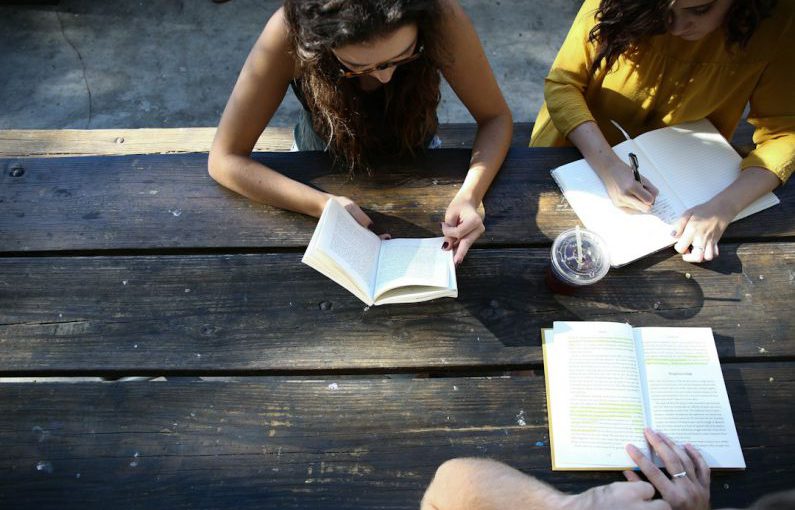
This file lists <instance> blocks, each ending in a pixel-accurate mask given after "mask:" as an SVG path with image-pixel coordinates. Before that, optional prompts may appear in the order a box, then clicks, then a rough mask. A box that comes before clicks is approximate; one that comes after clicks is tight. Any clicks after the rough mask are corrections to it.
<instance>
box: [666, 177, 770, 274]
mask: <svg viewBox="0 0 795 510" xmlns="http://www.w3.org/2000/svg"><path fill="white" fill-rule="evenodd" d="M779 184H781V181H780V180H779V178H778V177H777V176H776V175H775V174H774V173H773V172H771V171H769V170H767V169H765V168H758V167H751V168H746V169H745V170H743V172H742V173H741V174H740V176H739V177H738V178H737V179H736V180H735V181H734V182H733V183H731V184H730V185H729V186H728V187H727V188H726V189H724V190H723V191H721V192H720V193H718V194H717V195H715V196H714V197H713V198H712V199H711V200H708V201H707V202H704V203H703V204H701V205H698V206H696V207H693V208H691V209H688V210H687V211H685V212H684V214H682V217H681V218H680V219H679V223H678V224H677V227H676V230H675V231H674V232H672V235H673V236H674V237H676V238H677V242H676V244H675V245H674V248H675V249H676V251H678V252H679V253H681V254H682V259H683V260H684V261H685V262H703V261H705V260H712V259H713V258H715V257H717V256H718V255H719V253H720V252H719V249H718V241H719V240H720V238H721V236H722V235H723V232H724V231H725V230H726V227H727V226H728V225H729V223H730V222H731V221H732V220H733V219H734V218H735V217H736V216H737V214H739V213H740V211H742V210H743V209H745V208H746V207H748V205H749V204H751V203H752V202H753V201H754V200H756V199H757V198H759V197H761V196H762V195H764V194H765V193H768V192H770V191H772V190H774V189H775V188H776V187H778V185H779Z"/></svg>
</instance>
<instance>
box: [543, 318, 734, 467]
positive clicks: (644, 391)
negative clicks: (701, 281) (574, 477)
mask: <svg viewBox="0 0 795 510" xmlns="http://www.w3.org/2000/svg"><path fill="white" fill-rule="evenodd" d="M543 342H544V343H543V347H544V372H545V377H546V381H547V405H548V409H549V427H550V438H551V446H552V462H553V469H560V470H576V469H626V468H627V467H632V466H633V465H634V462H633V461H632V459H631V458H630V457H629V455H628V454H627V452H626V450H625V449H624V446H625V445H626V444H627V443H633V444H635V445H637V446H640V447H641V449H642V451H643V453H644V454H645V455H649V447H648V444H647V443H646V441H645V439H644V436H643V429H644V427H650V428H654V429H656V430H664V431H666V433H667V435H669V436H670V437H671V438H673V440H674V441H676V442H680V443H684V442H690V443H692V444H693V445H695V446H696V447H697V448H698V449H699V450H700V451H701V452H702V453H703V456H704V458H705V459H706V460H707V463H708V464H709V465H710V466H711V467H717V468H727V469H731V468H735V469H736V468H745V461H744V460H743V455H742V450H741V449H740V443H739V440H738V438H737V431H736V429H735V427H734V420H733V417H732V413H731V407H730V405H729V399H728V396H727V394H726V387H725V386H724V384H723V375H722V373H721V369H720V363H719V361H718V355H717V351H716V349H715V342H714V340H713V338H712V332H711V330H710V329H709V328H635V329H633V328H632V327H631V326H629V325H627V324H620V323H606V322H556V323H555V325H554V328H553V329H552V330H545V332H544V335H543ZM655 460H656V461H657V462H658V463H659V461H660V460H659V459H655Z"/></svg>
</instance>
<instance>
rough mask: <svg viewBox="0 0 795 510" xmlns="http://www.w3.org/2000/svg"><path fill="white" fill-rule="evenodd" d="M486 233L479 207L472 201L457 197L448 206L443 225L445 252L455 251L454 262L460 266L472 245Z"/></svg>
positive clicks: (443, 247)
mask: <svg viewBox="0 0 795 510" xmlns="http://www.w3.org/2000/svg"><path fill="white" fill-rule="evenodd" d="M485 231H486V227H485V226H484V225H483V218H482V217H481V215H480V214H479V213H478V207H477V205H476V204H473V203H472V201H471V200H467V199H464V198H460V197H458V196H456V197H455V198H454V199H453V200H452V201H451V202H450V205H448V206H447V211H446V212H445V215H444V223H442V235H444V244H443V245H442V249H443V250H455V255H454V257H453V262H455V264H456V265H458V264H460V263H461V261H462V260H464V257H465V256H466V254H467V252H468V251H469V248H470V247H471V246H472V244H473V243H474V242H475V241H476V240H477V239H478V237H480V236H482V235H483V233H484V232H485Z"/></svg>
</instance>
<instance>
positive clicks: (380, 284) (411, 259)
mask: <svg viewBox="0 0 795 510" xmlns="http://www.w3.org/2000/svg"><path fill="white" fill-rule="evenodd" d="M443 242H444V238H443V237H432V238H428V239H388V240H386V241H383V242H382V244H381V256H380V258H379V260H378V274H377V275H376V280H375V292H374V296H376V297H378V296H379V295H381V294H383V293H384V292H386V291H389V290H391V289H396V288H397V287H408V286H423V287H437V288H439V287H441V288H445V289H446V288H448V286H449V285H450V266H451V264H453V252H452V251H445V250H442V243H443Z"/></svg>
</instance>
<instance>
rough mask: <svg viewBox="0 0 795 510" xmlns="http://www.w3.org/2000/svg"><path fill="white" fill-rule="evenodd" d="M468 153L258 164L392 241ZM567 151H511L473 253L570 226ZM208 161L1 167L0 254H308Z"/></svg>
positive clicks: (416, 231) (733, 234) (788, 224)
mask: <svg viewBox="0 0 795 510" xmlns="http://www.w3.org/2000/svg"><path fill="white" fill-rule="evenodd" d="M469 157H470V153H469V151H466V150H463V149H447V150H438V151H431V152H430V153H429V154H428V155H427V157H425V158H424V159H422V160H420V161H418V162H416V163H415V164H412V165H411V167H410V168H405V167H404V168H402V169H393V170H392V171H389V172H385V174H384V175H381V176H379V177H373V178H367V177H361V178H357V179H355V180H350V179H349V178H348V177H347V176H346V175H341V174H338V173H330V171H329V168H328V161H327V159H326V157H325V156H324V155H323V154H320V153H301V154H298V153H265V154H259V155H257V158H258V159H259V160H260V161H263V162H266V163H268V164H270V165H271V166H273V167H274V168H278V169H280V170H281V171H283V172H284V173H286V174H288V175H290V176H292V177H294V178H296V179H298V180H300V181H303V182H306V183H309V184H311V185H313V186H316V187H318V188H321V189H324V190H327V191H329V192H331V193H334V194H339V195H345V196H349V197H351V198H353V199H355V200H356V201H357V202H358V203H359V204H360V205H361V206H362V207H364V208H365V210H367V211H368V212H369V213H371V215H372V217H373V219H374V221H375V222H376V224H377V225H378V226H379V227H380V228H381V229H382V230H384V231H389V232H391V233H392V234H393V235H395V236H398V237H427V236H434V235H438V234H439V222H440V221H441V220H442V219H443V218H444V211H445V208H446V207H447V205H448V203H449V201H450V199H452V197H453V196H454V195H455V193H456V191H457V190H458V187H459V186H460V184H461V182H462V179H463V176H464V174H465V172H466V169H467V166H468V161H469ZM577 157H578V153H577V151H576V150H574V149H512V150H511V152H510V154H509V157H508V159H507V160H506V163H505V165H504V167H503V169H502V171H501V172H500V174H499V176H498V177H497V179H496V181H495V183H494V184H493V186H492V189H491V190H490V192H489V194H488V195H487V197H486V200H485V212H486V226H487V232H486V234H485V235H484V236H483V237H482V238H481V239H480V240H479V243H480V245H484V246H488V245H495V244H498V245H503V246H504V245H506V244H513V245H527V244H533V243H540V244H548V243H549V240H550V239H551V238H554V236H556V235H557V234H558V233H559V232H561V231H562V230H565V229H567V228H571V227H572V226H574V225H575V224H576V223H577V218H576V216H575V215H574V213H573V211H572V210H571V209H570V208H569V207H568V204H567V203H566V201H565V200H564V199H563V198H562V196H561V195H560V193H559V191H558V189H557V186H556V185H555V184H554V182H553V180H552V178H551V177H550V175H549V170H550V169H551V168H554V167H556V166H558V165H561V164H563V163H566V162H569V161H572V160H574V159H576V158H577ZM206 166H207V161H206V155H202V154H173V155H150V156H118V157H86V158H53V159H29V160H18V159H17V160H14V159H11V160H0V170H2V177H0V204H2V205H1V207H2V210H3V214H2V215H0V252H17V251H23V252H27V251H40V250H44V251H48V250H94V249H139V248H197V247H205V248H206V247H223V248H250V247H258V248H259V247H293V248H302V247H304V246H306V244H307V243H308V241H309V238H310V237H311V234H312V232H313V230H314V226H315V220H314V219H313V218H310V217H307V216H303V215H300V214H295V213H291V212H287V211H282V210H277V209H274V208H272V207H269V206H265V205H259V204H256V203H253V202H251V201H250V200H248V199H245V198H243V197H241V196H239V195H236V194H234V193H232V192H230V191H228V190H226V189H224V188H222V187H221V186H219V185H218V184H216V183H215V182H213V181H212V179H211V178H210V177H209V175H208V174H207V169H206ZM777 193H778V195H779V196H780V197H781V199H782V204H781V205H779V206H777V207H774V208H771V209H768V210H766V211H763V212H762V213H759V214H758V215H755V216H753V217H752V218H747V219H745V220H741V221H739V222H737V223H735V224H733V225H731V226H730V227H729V229H728V230H727V232H726V234H725V236H724V239H726V240H729V241H730V240H732V239H743V240H745V239H749V238H780V237H791V236H793V235H795V222H793V221H792V218H793V217H795V189H794V188H793V187H792V186H785V187H783V188H782V189H781V190H779V191H777Z"/></svg>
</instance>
